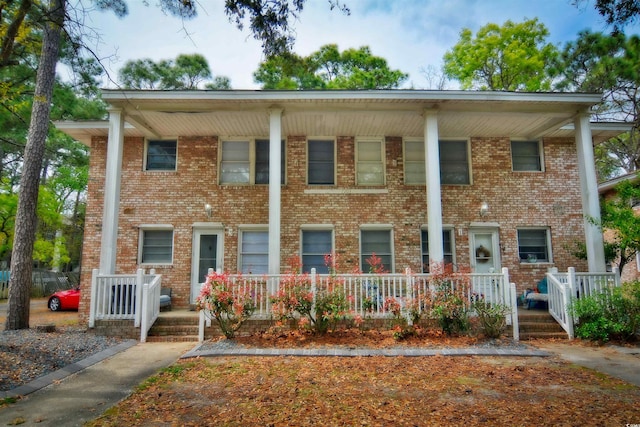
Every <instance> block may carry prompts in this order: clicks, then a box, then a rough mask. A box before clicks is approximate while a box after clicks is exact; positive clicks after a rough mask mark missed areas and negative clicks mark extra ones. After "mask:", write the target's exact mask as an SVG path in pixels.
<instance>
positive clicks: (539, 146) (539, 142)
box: [509, 138, 545, 172]
mask: <svg viewBox="0 0 640 427" xmlns="http://www.w3.org/2000/svg"><path fill="white" fill-rule="evenodd" d="M533 143H535V144H536V146H537V147H536V148H537V152H538V155H537V160H538V163H539V167H538V169H516V162H515V157H514V150H513V146H514V144H515V145H517V144H533ZM509 150H510V152H511V171H512V172H544V171H545V168H544V144H543V143H542V140H540V139H519V138H512V139H511V141H510V144H509ZM520 157H524V156H520ZM532 157H533V156H528V157H527V158H532Z"/></svg>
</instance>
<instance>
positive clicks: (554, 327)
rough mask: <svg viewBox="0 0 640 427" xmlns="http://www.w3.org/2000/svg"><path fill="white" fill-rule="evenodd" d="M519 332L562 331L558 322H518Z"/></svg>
mask: <svg viewBox="0 0 640 427" xmlns="http://www.w3.org/2000/svg"><path fill="white" fill-rule="evenodd" d="M518 326H519V327H520V332H521V333H522V332H563V331H564V329H562V326H560V325H559V324H558V323H555V322H554V323H535V322H521V323H519V324H518Z"/></svg>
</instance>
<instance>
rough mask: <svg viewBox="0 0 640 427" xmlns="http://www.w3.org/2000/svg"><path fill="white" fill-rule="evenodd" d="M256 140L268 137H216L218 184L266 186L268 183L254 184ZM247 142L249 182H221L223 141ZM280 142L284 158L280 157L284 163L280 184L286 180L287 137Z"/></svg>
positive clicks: (267, 138) (266, 139) (267, 139)
mask: <svg viewBox="0 0 640 427" xmlns="http://www.w3.org/2000/svg"><path fill="white" fill-rule="evenodd" d="M256 140H265V141H269V137H268V136H266V137H262V136H252V137H247V138H241V137H237V136H234V137H219V138H218V165H217V167H218V185H229V186H245V185H258V186H268V185H269V184H268V183H266V184H262V183H260V184H256ZM234 141H235V142H248V143H249V182H222V160H223V159H222V151H223V147H222V146H223V145H224V143H225V142H234ZM282 144H283V146H284V156H285V157H284V158H283V159H282V163H283V165H284V183H283V182H281V183H280V185H285V184H286V182H287V172H286V168H287V160H286V155H287V146H286V144H287V139H286V138H283V139H282Z"/></svg>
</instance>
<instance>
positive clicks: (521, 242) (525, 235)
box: [518, 228, 551, 262]
mask: <svg viewBox="0 0 640 427" xmlns="http://www.w3.org/2000/svg"><path fill="white" fill-rule="evenodd" d="M549 249H550V242H549V230H548V229H546V228H528V229H520V230H518V253H519V256H520V262H550V261H551V257H550V250H549Z"/></svg>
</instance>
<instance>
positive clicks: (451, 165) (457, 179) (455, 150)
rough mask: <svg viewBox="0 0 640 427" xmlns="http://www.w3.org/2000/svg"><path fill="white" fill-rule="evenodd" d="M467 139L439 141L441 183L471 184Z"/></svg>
mask: <svg viewBox="0 0 640 427" xmlns="http://www.w3.org/2000/svg"><path fill="white" fill-rule="evenodd" d="M468 146H469V144H468V142H467V141H439V148H440V183H441V184H458V185H465V184H470V183H471V180H470V178H469V176H470V174H469V150H468Z"/></svg>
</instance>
